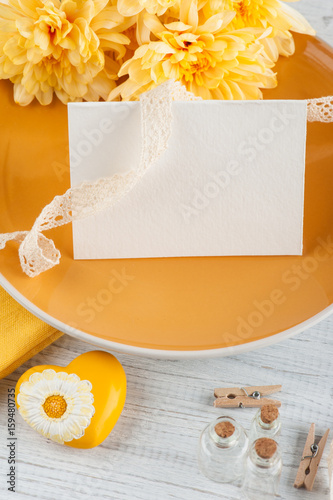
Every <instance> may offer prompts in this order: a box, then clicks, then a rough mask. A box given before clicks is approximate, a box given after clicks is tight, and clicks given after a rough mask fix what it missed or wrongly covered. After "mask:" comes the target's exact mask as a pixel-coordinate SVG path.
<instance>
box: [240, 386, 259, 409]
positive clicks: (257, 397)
mask: <svg viewBox="0 0 333 500" xmlns="http://www.w3.org/2000/svg"><path fill="white" fill-rule="evenodd" d="M241 390H242V391H244V392H245V395H246V397H248V398H253V399H260V398H261V394H260V392H259V391H254V392H253V393H252V394H249V393H248V392H247V390H246V389H245V387H241ZM238 406H239V408H244V405H243V403H239V405H238Z"/></svg>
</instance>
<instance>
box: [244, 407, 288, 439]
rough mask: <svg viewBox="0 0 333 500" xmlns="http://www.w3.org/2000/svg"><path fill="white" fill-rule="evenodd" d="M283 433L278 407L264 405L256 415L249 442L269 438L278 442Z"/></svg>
mask: <svg viewBox="0 0 333 500" xmlns="http://www.w3.org/2000/svg"><path fill="white" fill-rule="evenodd" d="M280 432H281V418H280V413H279V410H278V408H277V406H274V405H264V406H262V407H261V408H260V409H259V410H258V412H257V413H256V415H255V417H254V419H253V421H252V425H251V430H250V434H249V442H250V444H251V443H253V441H255V440H256V439H258V438H261V437H267V438H271V439H274V440H275V441H277V439H278V437H279V435H280Z"/></svg>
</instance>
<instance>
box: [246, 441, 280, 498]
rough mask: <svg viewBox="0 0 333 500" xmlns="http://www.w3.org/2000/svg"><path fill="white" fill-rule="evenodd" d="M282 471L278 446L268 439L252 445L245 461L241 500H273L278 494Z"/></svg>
mask: <svg viewBox="0 0 333 500" xmlns="http://www.w3.org/2000/svg"><path fill="white" fill-rule="evenodd" d="M281 470H282V460H281V452H280V448H279V445H278V444H277V442H276V441H274V440H273V439H270V438H259V439H257V440H256V441H254V443H252V445H251V447H250V449H249V453H248V456H247V460H246V472H245V477H244V481H243V484H242V497H241V498H242V500H273V499H274V497H275V495H277V493H278V489H279V483H280V477H281Z"/></svg>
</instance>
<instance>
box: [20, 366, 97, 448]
mask: <svg viewBox="0 0 333 500" xmlns="http://www.w3.org/2000/svg"><path fill="white" fill-rule="evenodd" d="M91 389H92V384H91V383H90V382H89V380H81V379H80V378H79V377H78V376H77V375H75V374H74V373H71V374H68V373H65V372H56V371H55V370H51V369H47V370H44V371H42V372H35V373H33V374H32V375H31V376H30V378H29V380H28V381H27V382H23V383H22V384H21V386H20V392H19V394H18V396H17V403H18V406H19V412H20V414H21V416H22V417H23V419H24V420H25V421H26V422H27V423H28V424H29V425H30V426H31V427H32V428H33V429H35V430H36V431H37V432H39V433H40V434H42V435H43V436H45V437H46V438H49V439H52V441H56V442H57V443H61V444H63V443H65V442H68V441H72V440H73V439H79V438H80V437H82V436H83V435H84V433H85V430H86V428H87V427H88V426H89V424H90V421H91V418H92V417H93V415H94V413H95V408H94V405H93V402H94V396H93V394H92V393H91Z"/></svg>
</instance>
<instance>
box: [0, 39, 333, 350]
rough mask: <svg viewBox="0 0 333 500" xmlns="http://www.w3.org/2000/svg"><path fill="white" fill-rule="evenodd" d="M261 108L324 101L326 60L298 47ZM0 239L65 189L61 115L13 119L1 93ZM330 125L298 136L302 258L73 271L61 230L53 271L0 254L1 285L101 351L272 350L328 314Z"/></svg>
mask: <svg viewBox="0 0 333 500" xmlns="http://www.w3.org/2000/svg"><path fill="white" fill-rule="evenodd" d="M296 42H297V52H296V54H295V56H293V57H292V58H290V59H284V58H281V60H280V61H279V64H278V68H277V69H278V77H279V86H278V88H277V89H275V90H272V91H269V92H266V93H265V98H284V99H285V98H290V99H306V98H311V97H321V96H324V95H332V94H333V49H332V48H330V47H329V46H327V45H325V44H324V43H323V42H321V41H320V40H318V39H313V38H310V37H305V36H303V37H302V36H297V38H296ZM0 83H1V85H0V95H1V104H0V123H1V135H0V155H1V157H0V175H1V179H2V182H1V186H0V232H11V231H16V230H27V229H30V228H31V226H32V224H33V222H34V220H35V218H36V216H37V215H38V214H39V212H40V211H41V209H42V208H43V207H44V205H46V204H47V203H48V202H50V200H51V199H52V198H53V197H54V196H55V195H56V194H61V193H63V192H64V191H65V190H66V189H67V188H68V187H69V167H68V139H67V110H66V107H65V106H64V105H62V104H60V103H59V102H54V104H52V105H51V106H48V107H42V106H40V105H38V104H32V105H30V106H28V107H26V108H21V107H19V106H16V105H15V104H14V103H13V98H12V85H11V84H10V83H9V82H0ZM332 226H333V124H321V123H315V124H309V127H308V141H307V165H306V189H305V227H304V248H305V251H304V255H303V257H209V258H174V259H133V260H104V261H74V260H73V257H72V236H71V227H70V226H65V227H62V228H58V229H56V230H52V231H50V236H51V237H52V239H54V241H55V244H56V246H57V248H59V249H60V251H61V253H62V259H61V264H60V265H59V266H56V267H55V268H54V269H52V270H51V271H48V272H46V273H45V274H42V275H41V276H39V277H37V278H28V277H27V276H25V275H24V274H23V273H22V271H21V269H20V266H19V261H18V255H17V245H16V244H15V243H10V244H9V245H8V247H7V248H6V249H5V250H3V251H1V252H0V272H1V273H2V277H1V279H0V283H1V285H3V286H4V287H5V288H6V289H7V290H8V291H9V292H10V293H11V294H12V295H13V296H14V297H15V298H16V299H17V300H18V301H19V302H21V303H22V304H23V305H24V306H25V307H26V308H27V309H29V310H30V311H32V312H33V313H34V314H36V315H37V316H39V317H40V318H42V319H43V320H45V321H46V322H48V323H50V324H52V325H53V326H55V327H57V328H59V329H60V330H62V331H64V332H67V333H69V334H70V335H73V336H74V337H78V338H80V339H84V340H88V341H90V342H92V343H94V344H96V345H99V346H100V347H103V348H106V349H116V350H119V351H124V352H134V353H142V354H146V355H152V356H159V357H160V356H166V357H179V358H180V357H186V356H187V357H188V356H193V357H199V356H213V355H224V354H230V353H234V352H240V351H244V350H249V349H252V348H255V347H258V346H264V345H267V344H268V343H272V342H276V341H279V340H281V339H283V338H285V337H286V336H289V335H291V334H293V333H296V332H299V331H302V330H303V329H305V328H306V327H307V326H310V325H311V324H314V323H315V322H316V321H318V320H319V319H321V318H323V317H325V316H326V315H328V314H329V313H330V312H331V311H332V310H333V306H332V303H333V231H332V229H333V227H332Z"/></svg>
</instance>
